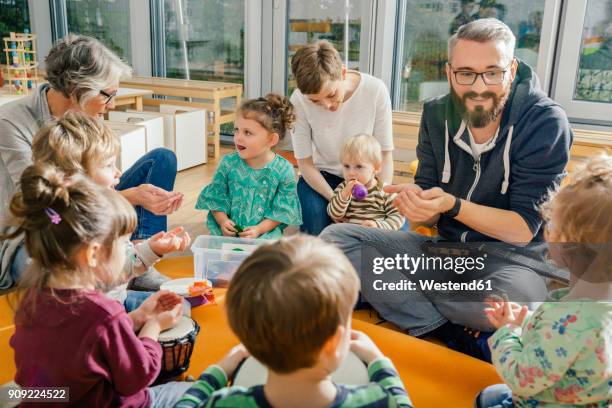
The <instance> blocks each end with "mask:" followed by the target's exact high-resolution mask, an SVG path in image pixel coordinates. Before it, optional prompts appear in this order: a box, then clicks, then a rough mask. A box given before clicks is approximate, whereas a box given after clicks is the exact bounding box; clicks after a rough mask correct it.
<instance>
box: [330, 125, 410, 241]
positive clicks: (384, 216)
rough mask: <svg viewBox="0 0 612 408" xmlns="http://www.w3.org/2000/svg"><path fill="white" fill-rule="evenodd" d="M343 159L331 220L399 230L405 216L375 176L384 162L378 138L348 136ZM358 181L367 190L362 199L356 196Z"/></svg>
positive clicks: (331, 206)
mask: <svg viewBox="0 0 612 408" xmlns="http://www.w3.org/2000/svg"><path fill="white" fill-rule="evenodd" d="M340 161H341V162H342V172H343V175H344V181H343V182H342V183H340V184H339V185H338V187H336V190H334V196H333V197H332V199H331V201H330V202H329V204H328V206H327V213H328V214H329V216H330V217H331V219H332V220H334V222H350V223H353V224H360V225H363V226H366V227H374V228H383V229H389V230H396V231H397V230H399V229H400V228H401V227H402V225H404V216H403V215H402V214H400V212H399V211H398V210H397V208H395V207H394V206H393V199H394V196H393V195H391V194H388V193H386V192H385V191H383V185H382V182H381V181H380V180H379V179H378V178H377V177H376V173H378V172H379V171H380V168H381V165H382V153H381V149H380V144H379V143H378V140H376V139H375V138H374V137H372V136H370V135H366V134H358V135H355V136H353V137H351V138H349V139H347V141H346V142H345V143H344V145H343V146H342V150H341V152H340ZM359 184H360V185H362V186H363V187H365V188H366V189H367V191H368V194H367V196H366V197H365V198H363V199H358V198H355V197H354V196H353V188H354V187H355V186H356V185H359ZM359 198H361V197H359Z"/></svg>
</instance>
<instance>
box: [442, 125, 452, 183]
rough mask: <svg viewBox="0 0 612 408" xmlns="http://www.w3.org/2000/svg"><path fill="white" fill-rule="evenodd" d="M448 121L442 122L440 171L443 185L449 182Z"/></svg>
mask: <svg viewBox="0 0 612 408" xmlns="http://www.w3.org/2000/svg"><path fill="white" fill-rule="evenodd" d="M448 139H449V137H448V121H447V120H445V121H444V170H443V171H442V182H443V183H444V184H446V183H448V182H449V181H450V177H451V164H450V154H449V153H448V143H449V140H448Z"/></svg>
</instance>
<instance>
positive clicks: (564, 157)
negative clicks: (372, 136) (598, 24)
mask: <svg viewBox="0 0 612 408" xmlns="http://www.w3.org/2000/svg"><path fill="white" fill-rule="evenodd" d="M572 139H573V135H572V130H571V128H570V125H569V122H568V120H567V116H566V114H565V111H564V110H563V109H562V108H561V106H559V105H558V104H557V103H555V102H554V101H553V100H552V99H550V98H549V97H547V96H546V94H544V92H542V91H541V89H540V84H539V81H538V78H537V76H536V74H535V73H534V72H533V70H532V69H531V68H530V67H529V66H528V65H527V64H525V63H523V62H520V61H519V65H518V70H517V74H516V77H515V79H514V82H513V83H512V87H511V91H510V95H509V97H508V100H507V101H506V105H505V107H504V111H503V113H502V120H501V125H500V129H499V133H498V134H497V136H496V137H495V138H493V139H492V140H491V142H489V143H488V144H487V145H486V146H485V148H484V149H483V150H482V153H481V155H480V159H479V160H477V159H475V158H474V156H473V153H472V149H471V147H470V137H469V134H468V132H467V129H466V125H465V122H464V121H462V118H461V114H460V113H459V110H458V109H457V107H456V106H455V103H454V102H453V100H452V98H451V96H450V94H449V95H446V96H443V97H438V98H434V99H432V100H430V101H428V102H426V103H425V106H424V108H423V116H422V119H421V128H420V131H419V144H418V146H417V157H418V159H419V166H418V170H417V173H416V176H415V182H416V184H418V185H419V186H420V187H421V188H423V189H429V188H432V187H436V186H437V187H440V188H442V189H443V190H444V191H446V192H448V193H450V194H452V195H454V196H456V197H459V198H462V199H464V200H467V201H470V202H473V203H476V204H480V205H484V206H488V207H495V208H499V209H503V210H511V211H515V212H516V213H518V214H519V215H520V216H521V217H523V219H524V220H525V222H526V223H527V225H528V226H529V229H530V230H531V232H532V233H533V235H534V238H533V241H541V240H542V228H541V226H542V218H541V216H540V213H539V210H538V204H539V203H540V202H541V201H542V199H544V198H545V197H546V194H547V192H548V190H549V189H551V188H553V187H554V186H555V183H556V182H559V181H560V177H561V176H563V175H564V174H565V167H566V165H567V163H568V161H569V149H570V147H571V143H572ZM438 231H439V234H440V235H441V236H442V237H443V238H445V239H447V240H449V241H454V242H459V241H461V242H475V241H495V239H494V238H492V237H489V236H486V235H484V234H481V233H479V232H477V231H475V230H473V229H471V228H470V227H468V226H466V225H465V224H462V223H460V222H458V221H457V220H455V219H453V218H450V217H448V216H444V215H442V216H441V217H440V220H439V221H438Z"/></svg>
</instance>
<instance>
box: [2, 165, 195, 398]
mask: <svg viewBox="0 0 612 408" xmlns="http://www.w3.org/2000/svg"><path fill="white" fill-rule="evenodd" d="M20 187H21V190H20V191H19V192H17V193H16V194H15V195H14V197H13V199H12V201H11V203H10V211H11V214H12V216H13V222H12V223H13V225H14V226H15V227H16V229H15V230H14V232H13V233H12V236H15V235H17V234H24V236H25V246H26V249H27V251H28V254H29V255H30V257H31V259H32V262H33V263H32V266H31V268H30V270H29V271H28V273H27V274H24V275H23V276H22V279H21V281H20V285H19V292H18V293H19V298H18V299H19V301H18V305H17V310H16V313H15V333H14V335H13V336H12V337H11V339H10V345H11V347H12V348H13V349H14V351H15V365H16V368H17V372H16V374H15V382H16V383H17V384H19V385H20V386H21V387H67V388H68V390H69V391H68V394H67V395H66V396H67V397H68V398H69V403H70V404H71V405H74V406H91V407H124V406H132V407H136V406H137V407H156V406H169V405H171V404H173V403H174V402H175V401H176V400H177V399H178V397H179V396H180V395H181V394H182V392H184V391H185V390H186V389H187V388H188V384H187V383H168V384H165V385H162V386H157V387H149V385H150V384H151V383H152V382H153V381H154V380H155V379H156V378H157V376H158V374H159V372H160V366H161V358H162V349H161V346H160V344H159V343H158V342H157V338H158V335H159V333H160V332H161V331H163V330H166V329H169V328H170V327H173V326H174V324H175V323H176V322H177V319H178V318H179V317H180V315H181V309H182V303H181V298H180V296H178V295H175V294H173V293H171V292H158V293H156V294H154V295H152V296H151V297H149V298H148V299H147V300H146V301H145V302H144V303H143V305H142V306H141V307H140V308H139V309H138V310H137V311H136V312H134V313H132V314H131V315H127V314H126V312H125V310H124V309H123V307H121V306H120V305H119V304H118V303H117V302H115V301H114V300H111V299H109V298H107V297H106V296H105V295H104V293H103V292H104V291H106V290H108V289H109V288H112V287H114V286H116V284H117V282H121V281H122V280H123V279H124V277H123V276H122V275H123V273H122V267H123V265H124V263H125V258H126V249H127V245H128V243H129V238H130V234H131V233H132V232H133V231H134V228H135V226H136V222H137V220H136V213H135V211H134V208H133V207H132V205H131V204H130V203H129V202H128V201H127V200H126V199H125V198H123V197H122V196H121V195H120V194H119V193H117V192H114V191H109V190H108V189H106V188H102V187H100V186H97V185H95V184H93V183H92V182H91V181H90V180H88V179H86V178H84V177H82V176H81V175H79V174H75V175H73V176H72V177H70V178H69V179H67V178H66V177H65V175H64V174H62V173H61V172H60V171H58V170H57V168H55V167H54V166H49V165H32V166H30V167H28V168H27V169H26V170H25V171H24V172H23V174H22V176H21V182H20ZM9 238H11V236H9ZM22 405H23V406H27V405H29V404H27V402H24V404H22Z"/></svg>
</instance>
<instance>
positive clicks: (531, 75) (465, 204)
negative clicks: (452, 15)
mask: <svg viewBox="0 0 612 408" xmlns="http://www.w3.org/2000/svg"><path fill="white" fill-rule="evenodd" d="M514 45H515V37H514V35H513V34H512V32H511V31H510V29H509V28H508V27H507V26H506V25H505V24H504V23H502V22H501V21H499V20H496V19H481V20H477V21H473V22H470V23H468V24H466V25H463V26H461V27H460V28H459V30H458V31H457V33H456V34H454V35H453V36H452V37H451V38H450V39H449V42H448V57H449V58H448V63H447V66H446V73H447V78H448V82H449V85H450V88H451V93H450V94H449V95H446V96H443V97H438V98H434V99H433V100H430V101H428V102H426V103H425V105H424V108H423V115H422V118H421V127H420V131H419V143H418V146H417V156H418V159H419V166H418V170H417V173H416V176H415V184H404V185H395V186H387V187H386V188H385V189H386V191H388V192H390V193H397V198H396V201H395V203H396V205H397V207H398V209H399V210H400V212H401V213H402V214H404V215H405V216H406V218H407V219H408V220H409V221H410V223H411V225H412V227H414V226H416V225H425V226H433V225H437V228H438V233H439V237H438V238H435V239H434V241H436V242H444V243H446V245H447V246H448V247H452V246H453V245H454V246H455V249H458V250H461V249H465V248H466V247H462V246H461V245H463V244H461V243H470V242H472V243H475V242H485V241H489V242H490V241H493V242H497V243H500V242H503V243H508V244H518V246H523V245H525V244H527V243H531V242H540V241H542V235H543V229H542V228H541V227H542V218H541V216H540V214H539V211H538V209H537V205H538V203H539V202H540V201H541V200H542V198H543V197H544V196H545V195H546V193H547V191H548V190H549V189H552V188H554V186H555V183H556V182H557V181H559V177H560V176H562V175H563V174H564V169H565V167H566V165H567V162H568V160H569V149H570V145H571V141H572V131H571V129H570V126H569V122H568V120H567V116H566V114H565V112H564V111H563V109H562V108H561V107H560V106H559V105H557V104H556V103H555V102H554V101H552V100H551V99H550V98H548V97H547V96H546V95H545V94H544V93H543V92H542V91H541V90H540V87H539V81H538V79H537V77H536V74H535V72H533V70H532V69H531V67H529V66H528V65H527V64H525V63H523V62H521V61H518V60H517V59H515V58H514ZM321 237H322V238H323V239H325V240H327V241H330V242H334V243H336V244H337V245H338V246H339V247H340V248H342V249H343V250H344V252H345V253H346V254H347V256H348V257H349V259H350V260H351V262H353V264H354V265H355V267H356V269H357V271H358V272H359V273H360V274H361V279H362V294H363V295H364V297H365V299H366V300H367V301H368V302H369V303H370V304H371V305H372V306H373V307H374V308H375V309H376V310H377V311H378V312H379V313H380V315H381V316H382V317H384V318H385V319H387V320H389V321H391V322H393V323H395V324H396V325H398V326H399V327H400V328H402V329H404V330H405V331H407V332H408V333H409V334H411V335H413V336H424V335H433V336H437V337H439V338H441V339H442V340H444V341H445V342H447V344H449V345H451V346H452V347H454V348H456V349H458V350H461V351H464V352H467V353H469V354H471V355H474V356H476V357H479V358H483V359H488V358H489V355H488V346H487V344H486V338H487V336H486V334H482V333H480V332H482V331H484V332H486V331H488V330H492V327H491V326H490V323H488V321H487V320H486V318H485V317H484V316H485V315H484V313H483V312H482V310H483V308H484V303H483V302H482V300H484V298H485V296H486V294H484V292H485V291H482V295H481V293H478V296H479V297H478V298H477V300H474V301H465V298H461V296H462V295H463V294H461V293H458V294H456V295H457V296H456V298H455V299H453V298H452V296H450V298H449V296H448V295H447V296H446V298H444V296H440V294H439V293H437V294H436V293H431V292H425V291H423V290H411V291H403V292H401V293H399V292H398V293H393V294H390V293H389V292H380V293H378V292H373V291H371V290H369V287H370V286H371V282H370V281H368V276H370V279H371V274H372V268H371V264H370V263H369V262H370V261H371V260H372V259H373V257H386V258H392V257H395V256H396V255H397V254H408V256H410V257H413V258H418V257H422V254H427V249H426V248H431V245H429V246H428V245H427V244H426V245H423V242H425V241H426V240H428V239H429V238H427V237H424V236H421V235H418V234H416V233H413V232H390V231H383V230H378V229H376V228H366V227H362V226H356V225H346V224H336V225H332V226H330V227H328V228H327V229H325V230H324V231H323V232H322V234H321ZM449 243H450V245H449ZM436 245H440V244H437V243H436ZM508 247H510V245H508ZM424 248H425V249H424ZM511 248H515V246H512V247H511ZM362 257H363V259H362ZM417 260H418V259H417ZM485 261H486V262H485V263H486V264H487V269H486V273H487V274H488V275H486V276H483V275H482V274H481V275H480V276H478V278H479V279H483V281H484V282H487V281H490V282H491V284H490V285H491V287H492V288H493V292H494V293H498V294H502V293H506V294H508V295H509V296H515V298H514V299H515V300H517V296H519V295H520V298H521V299H523V302H524V303H526V304H527V305H528V306H532V307H533V306H534V305H535V302H537V301H543V300H545V297H546V285H545V283H544V281H543V280H542V279H541V278H539V277H538V275H537V273H536V272H535V271H534V270H533V269H532V268H530V267H529V266H525V265H517V264H515V263H512V262H508V261H507V260H506V259H504V260H503V262H499V260H498V261H492V259H488V260H485ZM362 264H363V266H364V268H362ZM447 272H448V271H447ZM455 272H456V273H455V274H453V273H451V275H455V277H457V274H459V273H462V272H459V271H458V270H455ZM378 273H380V271H378ZM447 275H448V274H447ZM447 275H444V272H440V271H439V270H425V271H423V270H421V271H417V272H416V273H414V274H413V275H410V274H405V270H404V274H402V271H401V270H400V269H399V268H398V267H392V268H390V269H388V270H386V271H385V272H384V274H379V275H376V279H382V280H384V281H386V282H400V281H401V280H402V279H406V278H408V279H412V280H415V279H416V280H417V281H418V280H419V279H421V280H422V278H424V279H429V278H438V279H440V278H441V277H446V276H447ZM461 276H468V273H467V272H466V274H465V275H461ZM472 276H474V275H472ZM417 286H418V285H417ZM370 289H371V288H370ZM491 293H492V292H489V293H487V294H491ZM479 333H480V334H479Z"/></svg>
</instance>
